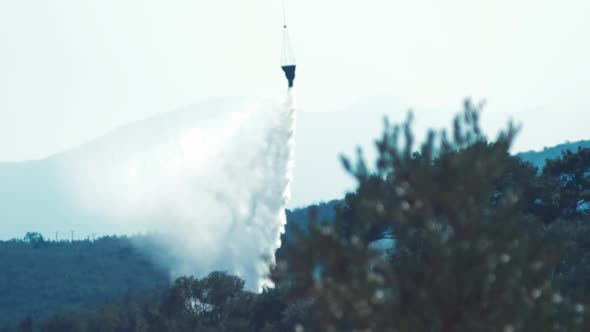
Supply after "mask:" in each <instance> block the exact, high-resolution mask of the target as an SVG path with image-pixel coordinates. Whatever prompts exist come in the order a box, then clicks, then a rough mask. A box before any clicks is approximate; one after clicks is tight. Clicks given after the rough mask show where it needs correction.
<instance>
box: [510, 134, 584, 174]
mask: <svg viewBox="0 0 590 332" xmlns="http://www.w3.org/2000/svg"><path fill="white" fill-rule="evenodd" d="M578 148H590V140H584V141H577V142H566V143H563V144H559V145H556V146H553V147H546V148H544V149H543V150H542V151H527V152H521V153H519V154H517V156H519V157H520V158H522V160H524V161H528V162H530V163H531V164H533V165H535V166H536V167H537V168H538V169H539V171H541V170H542V169H543V167H544V166H545V162H546V161H547V160H548V159H556V158H559V157H561V154H562V153H563V152H565V151H567V150H569V151H572V152H575V151H576V150H578Z"/></svg>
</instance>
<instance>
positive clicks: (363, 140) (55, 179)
mask: <svg viewBox="0 0 590 332" xmlns="http://www.w3.org/2000/svg"><path fill="white" fill-rule="evenodd" d="M258 105H260V100H259V99H256V98H220V99H215V100H211V101H206V102H201V103H197V104H194V105H191V106H188V107H186V108H183V109H180V110H177V111H173V112H168V113H164V114H161V115H159V116H156V117H153V118H150V119H147V120H144V121H139V122H136V123H133V124H130V125H127V126H124V127H121V128H119V129H116V130H114V131H112V132H110V133H109V134H107V135H105V136H103V137H100V138H98V139H96V140H94V141H91V142H88V143H86V144H83V145H80V146H79V147H77V148H75V149H72V150H69V151H66V152H63V153H60V154H56V155H54V156H50V157H48V158H46V159H43V160H36V161H23V162H9V163H7V162H4V163H2V162H0V239H8V238H13V237H22V236H24V234H25V233H26V232H28V231H39V232H41V233H43V235H45V236H46V237H51V238H54V237H55V234H56V232H57V233H58V234H57V236H58V237H59V238H66V237H69V235H70V231H71V230H74V231H75V237H76V238H86V237H87V236H89V235H90V234H92V233H97V234H100V235H107V234H114V233H117V234H121V233H127V234H129V233H135V232H137V231H138V229H137V227H131V226H129V227H127V226H126V225H125V223H117V222H113V221H112V220H111V219H112V218H110V216H108V215H104V214H101V213H97V211H100V209H101V207H102V206H104V205H105V204H110V200H109V199H107V198H108V197H107V196H108V193H101V195H102V196H101V195H99V198H101V197H102V198H103V199H96V200H89V199H84V194H85V193H84V192H80V191H77V190H76V186H77V184H76V182H79V181H82V182H83V184H84V187H86V188H100V187H102V186H104V185H105V183H103V182H104V179H103V178H101V177H100V176H99V175H97V174H94V172H98V173H100V172H99V171H103V170H104V169H108V168H109V167H110V165H111V164H112V163H115V162H117V163H121V162H128V163H132V159H133V157H135V156H137V155H138V154H141V151H144V150H145V147H153V148H157V147H158V146H159V145H161V144H166V142H169V141H170V140H173V139H174V137H177V136H178V135H182V134H183V133H187V132H190V131H191V130H193V129H195V128H197V129H198V128H199V127H201V126H203V125H204V124H207V123H210V122H213V121H216V120H217V119H218V118H219V115H220V114H224V113H226V112H227V110H228V109H230V110H231V109H234V110H235V109H238V108H248V107H258ZM407 109H408V108H407V107H406V106H405V105H404V104H403V103H402V102H400V101H399V100H397V99H396V98H393V97H389V96H375V97H370V98H366V99H364V100H360V101H359V102H358V103H356V104H354V105H352V106H350V107H349V108H347V109H344V110H341V111H333V112H307V111H305V110H302V111H298V112H297V127H296V132H295V135H296V149H295V171H294V172H295V174H294V181H293V183H292V186H291V189H292V199H291V204H290V209H291V210H293V211H296V210H297V209H296V208H297V207H305V206H307V205H309V204H313V203H319V202H322V201H324V202H325V201H329V200H331V199H334V198H338V197H343V196H344V193H345V192H346V191H353V190H354V189H355V186H356V183H355V180H354V179H353V178H352V177H351V176H350V175H349V174H346V172H345V171H344V170H343V169H342V166H341V164H340V161H339V158H338V157H339V155H340V154H346V155H348V156H354V154H355V148H356V147H357V146H362V147H363V150H364V153H365V157H366V160H367V161H369V163H371V162H372V161H374V160H375V149H374V140H375V138H376V137H377V136H379V133H381V132H382V129H383V121H382V119H383V117H384V116H388V117H389V118H391V119H392V121H393V122H400V121H402V120H403V119H404V118H405V117H406V114H407ZM416 119H417V121H420V119H427V120H428V121H427V122H425V123H420V122H417V125H416V129H415V132H416V133H417V134H420V133H423V132H424V130H425V128H426V127H431V125H430V124H431V123H438V124H440V125H441V126H442V125H446V124H447V123H448V120H449V118H448V117H447V114H444V113H442V112H440V113H437V112H426V111H421V112H417V114H416ZM419 138H420V136H418V137H417V139H419ZM209 143H211V142H204V144H209ZM577 146H590V141H581V142H576V143H566V144H562V145H559V146H556V147H553V148H546V149H545V150H544V151H540V152H525V153H521V154H519V156H521V157H522V158H523V159H525V160H527V161H530V162H532V163H533V164H535V165H537V166H542V165H543V163H544V160H545V159H546V158H554V157H558V156H559V154H560V153H561V151H562V150H564V149H575V148H577ZM139 157H140V158H141V157H142V156H141V155H140V156H139ZM172 157H173V156H171V157H170V158H168V159H166V158H164V159H163V160H159V161H154V162H160V163H169V162H170V163H171V162H173V158H172ZM72 165H73V166H72ZM130 166H133V167H136V166H137V167H144V168H149V167H150V165H149V164H144V165H130ZM370 166H372V165H371V164H370ZM133 167H129V169H131V170H132V169H133ZM111 175H112V174H111ZM132 176H133V174H132V172H130V173H129V174H115V175H113V176H110V177H109V178H110V179H111V183H108V185H109V186H111V187H113V188H117V190H120V191H125V190H127V189H128V188H129V187H130V184H129V183H128V182H129V181H127V180H128V179H129V177H132ZM154 176H159V175H158V174H154ZM113 179H115V180H113ZM117 179H118V180H117ZM140 180H141V179H138V180H137V181H140ZM144 182H145V181H144ZM133 185H145V183H141V182H135V183H133ZM172 185H174V184H170V186H172ZM78 187H79V185H78ZM72 188H74V189H72ZM81 201H82V204H81ZM89 204H91V205H93V206H92V208H89V206H88V205H89ZM118 204H120V205H121V207H125V206H126V205H128V204H129V202H126V201H124V200H121V201H120V202H118ZM147 207H149V204H147V205H146V208H147ZM110 208H111V207H110Z"/></svg>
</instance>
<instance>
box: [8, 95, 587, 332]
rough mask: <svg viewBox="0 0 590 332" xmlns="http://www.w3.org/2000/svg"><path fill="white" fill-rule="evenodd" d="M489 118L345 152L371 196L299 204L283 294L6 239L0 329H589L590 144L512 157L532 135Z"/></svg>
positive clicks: (139, 260) (104, 242)
mask: <svg viewBox="0 0 590 332" xmlns="http://www.w3.org/2000/svg"><path fill="white" fill-rule="evenodd" d="M478 115H479V109H478V107H477V106H474V105H473V104H471V103H470V102H466V103H465V110H464V112H463V113H461V114H459V115H458V116H457V117H456V118H455V119H454V122H453V126H452V128H453V129H452V131H450V132H444V131H441V132H434V131H432V132H430V133H429V134H428V136H427V137H428V138H427V139H426V141H425V142H424V143H422V144H421V145H420V146H418V147H417V146H416V144H415V142H414V141H415V140H414V135H413V132H412V129H411V128H412V118H411V116H409V117H408V120H407V121H406V122H405V123H402V124H399V125H392V124H389V123H386V125H385V128H384V130H383V133H382V135H381V136H380V137H379V138H378V139H377V141H376V147H377V149H378V152H379V154H378V158H377V160H376V161H366V160H364V158H363V155H362V151H359V153H358V156H356V157H355V158H354V159H351V158H346V157H343V158H342V164H343V167H344V169H345V171H347V172H348V173H349V174H350V175H351V176H353V177H355V178H356V179H357V182H358V189H357V190H356V191H355V192H353V193H349V194H347V195H346V197H344V198H342V199H341V200H336V201H332V202H328V203H323V204H320V205H317V206H310V207H306V208H303V209H298V210H295V211H288V212H287V216H288V224H287V230H286V233H285V234H284V235H283V245H282V247H281V248H280V249H279V250H278V252H277V263H276V265H274V266H272V273H271V276H270V277H271V279H272V280H273V281H274V282H275V285H276V287H275V288H273V289H266V290H264V291H263V292H262V293H260V294H257V293H253V292H249V291H247V290H245V289H244V281H242V280H240V279H239V278H238V277H235V276H231V275H228V274H227V273H225V272H219V271H218V272H212V273H211V274H210V275H208V276H206V277H203V278H200V279H199V278H195V277H191V276H186V277H181V278H178V279H176V280H174V281H172V282H170V281H169V280H168V279H167V271H165V270H164V269H162V268H160V267H158V266H157V265H154V264H153V263H152V262H151V261H150V260H148V258H147V257H145V256H143V255H142V254H141V252H140V251H138V250H137V249H136V248H137V247H138V245H137V241H148V242H149V239H141V238H138V239H133V238H125V237H106V238H100V239H98V240H97V241H94V242H93V241H77V242H73V243H70V242H51V241H47V240H45V239H43V238H42V237H41V236H40V235H39V234H36V233H29V234H27V235H26V236H25V238H24V239H23V240H13V241H8V242H2V243H0V268H1V270H2V274H1V275H0V278H1V279H0V291H1V293H0V294H2V295H1V296H0V319H1V320H0V325H1V324H5V325H6V328H5V330H6V331H13V330H15V329H16V330H17V331H47V332H49V331H60V332H62V331H65V332H67V331H238V332H239V331H266V332H268V331H297V332H301V331H436V332H450V331H490V332H491V331H507V332H508V331H590V317H589V311H588V306H587V304H589V302H588V300H590V279H589V277H588V276H589V275H590V148H587V147H586V145H585V144H586V142H580V144H579V145H575V144H574V145H567V146H559V147H556V149H545V151H543V152H541V154H542V155H535V154H532V153H526V154H522V155H521V156H513V155H511V154H510V153H509V151H510V146H511V144H512V142H513V140H514V139H515V137H516V136H517V133H518V130H517V129H515V128H514V127H513V126H511V125H509V126H508V127H507V128H506V129H505V130H504V131H503V132H501V133H499V134H498V136H497V137H496V138H495V139H488V138H487V137H486V136H484V134H483V133H482V132H481V129H480V127H479V119H478ZM555 151H557V153H555ZM545 157H548V158H545ZM546 159H547V160H546ZM369 165H375V166H374V167H372V166H369ZM379 242H381V243H390V244H391V245H390V246H389V247H387V246H385V247H383V246H382V247H379V246H375V244H376V243H379Z"/></svg>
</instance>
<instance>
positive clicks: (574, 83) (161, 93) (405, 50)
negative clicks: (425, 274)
mask: <svg viewBox="0 0 590 332" xmlns="http://www.w3.org/2000/svg"><path fill="white" fill-rule="evenodd" d="M589 13H590V1H587V0H579V1H575V0H570V1H555V0H553V1H542V0H534V1H533V0H530V1H529V0H521V1H518V0H512V1H504V0H494V1H491V0H490V1H468V0H447V1H437V0H430V1H428V0H414V1H393V0H363V1H351V0H338V1H336V0H323V1H317V0H316V1H313V0H289V26H290V30H291V33H292V37H293V41H294V46H295V52H296V55H297V61H298V65H299V68H298V73H297V75H298V76H297V80H296V86H297V95H298V101H299V104H300V106H301V107H302V108H303V109H305V110H308V111H316V110H317V111H321V110H334V109H338V108H340V107H345V106H346V105H348V104H351V103H353V102H354V101H355V100H357V99H359V98H363V97H366V96H372V95H383V94H387V95H393V96H396V97H398V98H399V99H400V100H403V101H404V102H405V103H406V104H408V105H413V106H415V107H417V108H418V109H420V108H424V109H429V110H431V111H434V110H436V111H438V110H440V112H449V113H450V112H451V111H453V110H456V109H457V108H458V106H459V105H460V103H461V101H462V99H463V98H464V97H465V96H473V97H475V98H476V99H478V98H484V97H485V98H486V99H487V100H488V108H487V111H486V112H489V113H491V114H496V113H502V114H510V115H512V116H514V118H516V119H517V120H519V121H522V122H524V124H525V131H524V132H523V134H522V135H521V139H520V141H519V145H517V149H520V150H523V149H530V148H535V149H537V148H540V147H543V146H544V145H553V144H557V143H560V142H562V141H565V140H577V139H582V138H590V131H588V130H587V128H588V125H587V123H590V121H588V120H590V98H588V97H589V96H590V94H589V92H590V61H589V60H588V59H590V42H589V41H588V40H589V38H590V20H588V19H587V17H588V14H589ZM281 19H282V17H281V2H280V0H250V1H244V0H192V1H188V0H166V1H155V0H100V1H87V0H53V1H46V0H18V1H13V0H0V161H4V160H21V159H30V158H40V157H44V156H46V155H49V154H52V153H55V152H59V151H62V150H64V149H66V148H69V147H72V146H76V145H78V144H80V143H83V142H84V141H87V140H90V139H92V138H94V137H96V136H98V135H101V134H103V133H105V132H107V131H109V130H110V129H112V128H115V127H117V126H120V125H123V124H126V123H129V122H132V121H135V120H139V119H143V118H146V117H149V116H151V115H153V114H156V113H160V112H164V111H169V110H173V109H175V108H177V107H180V106H183V105H186V104H190V103H193V102H195V101H198V100H203V99H207V98H210V97H216V96H226V95H230V96H231V95H255V96H276V95H279V94H280V93H281V92H283V90H284V87H285V84H286V83H285V81H284V78H283V76H282V72H280V69H279V67H278V66H279V60H280V49H281V45H280V42H281V24H282V22H281ZM418 115H419V114H418ZM318 139H321V137H318Z"/></svg>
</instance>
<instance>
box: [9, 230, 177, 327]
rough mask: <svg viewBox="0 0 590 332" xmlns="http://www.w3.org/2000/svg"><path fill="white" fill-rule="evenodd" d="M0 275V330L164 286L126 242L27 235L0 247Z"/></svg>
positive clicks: (165, 280)
mask: <svg viewBox="0 0 590 332" xmlns="http://www.w3.org/2000/svg"><path fill="white" fill-rule="evenodd" d="M136 240H137V239H136ZM0 271H1V272H0V326H3V325H12V324H14V323H16V322H17V321H18V320H20V319H22V318H23V317H25V316H26V315H31V316H32V317H35V318H37V319H39V318H45V317H48V316H49V315H51V314H53V313H56V312H61V311H69V310H77V309H79V308H83V307H85V306H88V305H90V304H94V303H99V302H103V301H106V300H107V299H110V298H115V297H120V296H122V295H124V294H126V293H133V292H137V291H142V290H145V289H149V288H153V287H154V286H156V285H158V284H165V285H168V284H169V275H168V272H167V271H166V270H164V269H162V268H160V267H158V266H156V265H155V264H154V263H153V262H152V261H151V260H150V258H149V257H147V256H146V255H144V254H142V253H140V252H139V251H138V250H137V249H136V247H135V246H134V245H133V243H132V240H131V239H129V238H126V237H102V238H100V239H97V240H96V241H89V240H87V241H74V242H69V241H68V242H66V241H61V242H53V241H47V240H45V239H43V238H42V237H40V236H39V234H35V233H31V234H29V236H28V237H27V238H26V240H13V241H5V242H0Z"/></svg>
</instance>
